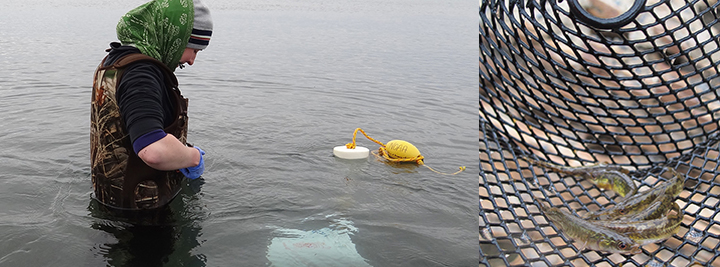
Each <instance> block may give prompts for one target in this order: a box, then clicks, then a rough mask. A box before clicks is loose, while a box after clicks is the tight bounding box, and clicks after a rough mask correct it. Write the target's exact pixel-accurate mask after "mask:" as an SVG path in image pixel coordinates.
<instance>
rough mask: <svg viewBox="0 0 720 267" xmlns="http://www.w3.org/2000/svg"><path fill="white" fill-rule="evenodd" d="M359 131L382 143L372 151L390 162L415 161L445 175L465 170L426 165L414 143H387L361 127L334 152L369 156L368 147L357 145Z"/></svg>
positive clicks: (351, 157) (345, 154)
mask: <svg viewBox="0 0 720 267" xmlns="http://www.w3.org/2000/svg"><path fill="white" fill-rule="evenodd" d="M358 131H359V132H361V133H362V134H363V135H365V137H367V139H369V140H370V141H373V142H375V143H377V144H378V145H380V148H378V150H377V153H375V152H372V153H373V155H375V156H376V157H378V158H380V157H382V158H384V159H385V160H387V161H388V162H414V163H417V164H419V165H423V166H425V167H427V168H428V169H430V170H431V171H433V172H435V173H439V174H443V175H455V174H458V173H460V172H462V171H464V170H465V166H462V167H460V170H459V171H457V172H454V173H443V172H439V171H436V170H434V169H433V168H430V166H427V165H425V163H424V161H423V159H424V157H423V156H422V155H420V150H418V149H417V147H415V146H414V145H413V144H410V143H408V142H407V141H403V140H392V141H390V142H388V143H387V145H386V144H383V143H382V142H380V141H378V140H375V139H373V138H371V137H370V136H368V135H367V134H366V133H365V131H363V130H362V129H360V128H357V129H355V132H354V133H353V139H352V143H348V144H346V145H345V146H337V147H335V148H334V149H333V153H334V155H335V156H336V157H339V158H345V159H364V158H366V157H367V153H368V152H367V151H368V149H367V148H364V147H358V146H356V145H355V138H356V137H357V133H358Z"/></svg>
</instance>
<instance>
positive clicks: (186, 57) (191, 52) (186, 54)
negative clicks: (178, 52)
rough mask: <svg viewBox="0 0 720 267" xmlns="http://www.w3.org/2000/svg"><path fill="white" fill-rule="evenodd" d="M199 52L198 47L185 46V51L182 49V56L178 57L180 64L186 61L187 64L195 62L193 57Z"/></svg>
mask: <svg viewBox="0 0 720 267" xmlns="http://www.w3.org/2000/svg"><path fill="white" fill-rule="evenodd" d="M198 52H200V49H194V48H189V47H186V48H185V51H183V54H182V57H180V63H179V64H180V65H183V64H185V63H187V64H188V65H192V64H193V63H195V57H196V56H197V53H198Z"/></svg>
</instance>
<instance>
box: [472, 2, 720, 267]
mask: <svg viewBox="0 0 720 267" xmlns="http://www.w3.org/2000/svg"><path fill="white" fill-rule="evenodd" d="M718 13H720V10H719V9H718V2H717V0H698V1H678V0H655V1H653V0H646V1H641V0H639V1H632V0H587V1H578V0H564V1H560V0H557V1H555V0H505V1H502V0H481V1H480V8H479V19H480V21H479V39H480V43H479V47H480V50H479V59H480V64H479V72H480V75H479V78H480V79H479V87H480V96H479V121H480V123H479V126H480V131H479V143H480V149H479V159H480V162H479V164H480V175H479V244H480V257H479V263H480V266H555V265H571V266H620V265H622V266H626V267H627V266H691V265H695V266H720V257H719V256H720V249H718V248H719V246H720V245H719V244H720V223H719V222H720V214H719V213H718V205H719V204H720V173H719V172H718V162H719V161H720V148H719V147H718V144H719V143H720V142H718V141H720V131H718V125H719V123H720V90H719V89H720V76H719V75H718V73H719V68H720V66H719V65H720V23H719V19H718V18H719V17H720V16H719V14H718ZM526 157H530V158H533V159H536V160H540V161H547V162H552V163H555V164H560V165H565V166H575V167H576V166H585V165H592V164H596V163H600V162H607V163H610V164H616V165H620V166H622V167H623V168H624V169H627V170H629V171H630V175H631V178H632V179H633V180H634V182H635V184H636V185H637V187H638V191H640V192H643V191H645V190H649V189H651V188H653V187H655V186H657V185H660V184H663V183H665V182H666V181H667V180H668V179H670V178H671V177H673V172H672V170H676V171H677V172H679V173H680V174H681V175H683V176H684V178H685V179H686V180H685V185H684V189H683V191H682V192H681V193H680V194H679V196H678V197H677V198H676V199H675V203H677V204H678V205H679V206H680V209H681V212H680V213H681V214H680V216H682V223H681V225H680V227H679V230H678V231H677V233H676V234H675V235H673V236H672V237H670V238H668V239H667V240H664V241H661V242H658V243H651V244H648V245H644V246H642V251H641V253H639V254H620V253H606V252H600V251H593V250H591V249H585V250H580V249H579V247H580V246H579V245H578V243H577V242H573V241H572V240H571V239H570V238H569V237H567V236H566V235H564V234H563V233H562V231H561V230H560V229H559V228H558V227H557V226H556V225H555V224H554V223H553V222H551V221H549V220H548V219H547V218H546V217H545V215H544V213H543V212H542V211H541V210H540V208H539V207H540V205H543V204H548V205H550V206H553V207H560V208H561V209H563V210H567V211H570V212H572V213H574V214H575V215H578V216H582V215H584V214H586V213H588V212H592V211H598V210H601V209H605V208H608V207H612V206H613V205H615V204H616V203H617V201H618V200H620V199H622V197H621V196H619V195H617V194H616V193H615V192H613V191H611V190H602V189H600V188H598V187H597V186H596V185H594V184H592V183H591V182H589V181H587V180H583V179H581V178H577V177H573V176H568V175H565V174H561V173H557V172H553V171H551V170H546V169H544V168H541V167H538V166H534V165H531V164H529V163H528V162H527V161H526V160H525V158H526Z"/></svg>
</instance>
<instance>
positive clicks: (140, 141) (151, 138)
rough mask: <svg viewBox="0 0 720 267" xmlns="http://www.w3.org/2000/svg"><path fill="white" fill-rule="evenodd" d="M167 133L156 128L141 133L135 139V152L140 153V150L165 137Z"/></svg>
mask: <svg viewBox="0 0 720 267" xmlns="http://www.w3.org/2000/svg"><path fill="white" fill-rule="evenodd" d="M166 135H167V133H166V132H165V131H163V130H155V131H152V132H149V133H146V134H143V135H141V136H140V137H138V138H137V139H135V142H133V150H135V154H137V153H140V150H142V149H143V148H145V147H146V146H148V145H150V144H152V143H155V142H157V141H158V140H160V139H163V138H165V136H166Z"/></svg>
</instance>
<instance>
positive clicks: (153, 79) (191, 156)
mask: <svg viewBox="0 0 720 267" xmlns="http://www.w3.org/2000/svg"><path fill="white" fill-rule="evenodd" d="M163 81H164V80H163V73H162V71H160V69H159V68H158V67H157V66H155V65H153V64H151V63H142V62H141V63H137V64H135V65H133V66H132V67H128V69H127V70H126V71H125V73H124V74H123V79H122V81H121V82H120V84H119V86H118V95H117V97H118V104H119V106H120V113H121V114H122V116H123V120H124V121H125V126H126V127H127V129H128V134H129V135H130V138H131V141H132V145H133V150H134V151H135V153H137V155H138V157H140V159H142V160H143V161H144V162H145V163H146V164H147V165H148V166H150V167H152V168H154V169H157V170H162V171H169V170H177V169H182V168H188V167H195V166H197V165H198V164H199V162H200V158H201V156H200V152H199V150H198V149H195V148H193V147H187V146H186V145H185V144H183V143H181V142H180V141H179V140H178V139H177V138H175V136H173V135H171V134H167V133H165V132H164V131H163V128H164V127H163V126H164V117H167V116H165V115H164V114H165V113H168V112H171V110H169V109H167V107H165V105H163V103H167V102H169V101H168V99H165V98H166V94H165V88H164V84H163Z"/></svg>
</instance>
